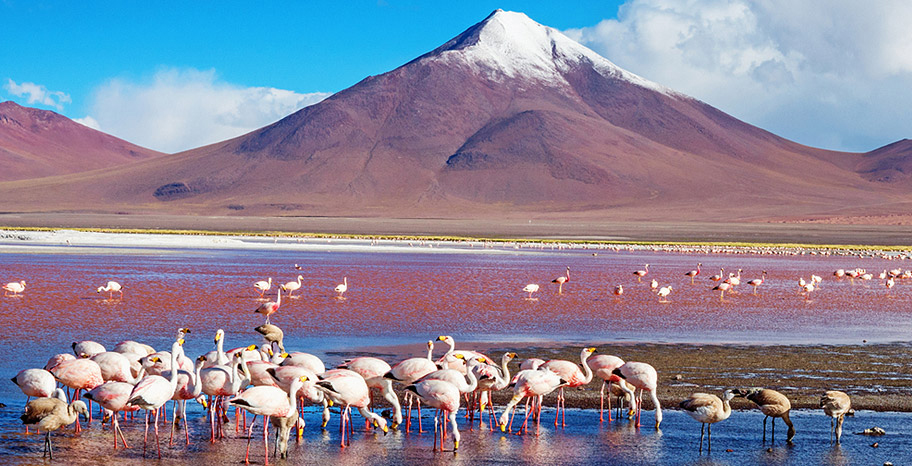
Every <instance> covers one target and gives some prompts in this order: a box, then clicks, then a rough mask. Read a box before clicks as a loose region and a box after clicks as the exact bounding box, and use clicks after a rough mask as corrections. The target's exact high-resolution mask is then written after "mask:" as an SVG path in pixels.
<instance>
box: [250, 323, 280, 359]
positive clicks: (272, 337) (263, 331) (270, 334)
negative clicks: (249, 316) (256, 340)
mask: <svg viewBox="0 0 912 466" xmlns="http://www.w3.org/2000/svg"><path fill="white" fill-rule="evenodd" d="M254 330H256V331H257V333H259V334H260V335H263V339H265V340H266V341H267V342H269V343H277V344H278V345H279V351H281V352H283V353H284V352H285V344H284V340H285V333H284V332H282V329H281V328H279V326H277V325H274V324H263V325H260V326H259V327H257V328H255V329H254Z"/></svg>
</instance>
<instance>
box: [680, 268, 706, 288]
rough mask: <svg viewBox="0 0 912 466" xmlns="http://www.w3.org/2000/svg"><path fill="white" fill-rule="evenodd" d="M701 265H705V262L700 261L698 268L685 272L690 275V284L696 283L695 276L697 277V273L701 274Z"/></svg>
mask: <svg viewBox="0 0 912 466" xmlns="http://www.w3.org/2000/svg"><path fill="white" fill-rule="evenodd" d="M701 267H703V264H702V263H700V262H698V263H697V270H691V271H690V272H687V273H685V274H684V276H687V277H690V284H691V285H693V283H694V278H696V277H697V275H700V270H701V269H700V268H701Z"/></svg>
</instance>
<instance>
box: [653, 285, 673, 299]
mask: <svg viewBox="0 0 912 466" xmlns="http://www.w3.org/2000/svg"><path fill="white" fill-rule="evenodd" d="M672 290H674V288H672V287H671V285H668V286H663V287H662V288H661V289H659V291H658V293H657V294H658V295H659V302H660V303H667V302H668V295H669V294H671V292H672Z"/></svg>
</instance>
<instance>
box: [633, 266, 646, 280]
mask: <svg viewBox="0 0 912 466" xmlns="http://www.w3.org/2000/svg"><path fill="white" fill-rule="evenodd" d="M648 273H649V264H646V266H645V267H643V270H637V271H634V272H633V274H634V275H636V277H637V283H640V282H641V281H643V280H642V278H643V277H645V276H646V274H648Z"/></svg>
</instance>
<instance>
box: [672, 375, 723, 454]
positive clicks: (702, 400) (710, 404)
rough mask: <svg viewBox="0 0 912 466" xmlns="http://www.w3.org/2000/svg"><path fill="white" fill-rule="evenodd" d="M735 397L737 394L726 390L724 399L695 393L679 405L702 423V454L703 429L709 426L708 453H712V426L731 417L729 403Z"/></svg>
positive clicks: (701, 443) (701, 445)
mask: <svg viewBox="0 0 912 466" xmlns="http://www.w3.org/2000/svg"><path fill="white" fill-rule="evenodd" d="M734 397H735V394H734V392H733V391H731V390H725V393H723V394H722V399H719V397H718V396H716V395H711V394H709V393H694V394H693V395H690V397H689V398H687V399H686V400H684V401H682V402H681V403H680V404H679V405H678V406H679V407H680V408H681V409H682V410H684V412H685V413H687V414H689V415H690V417H692V418H694V420H696V421H698V422H700V452H702V451H703V428H704V427H706V426H707V425H708V426H709V429H708V439H707V440H708V442H707V447H706V451H712V425H713V424H715V423H717V422H722V421H724V420H726V419H728V418H729V416H731V412H732V410H731V405H730V404H729V401H731V399H732V398H734Z"/></svg>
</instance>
